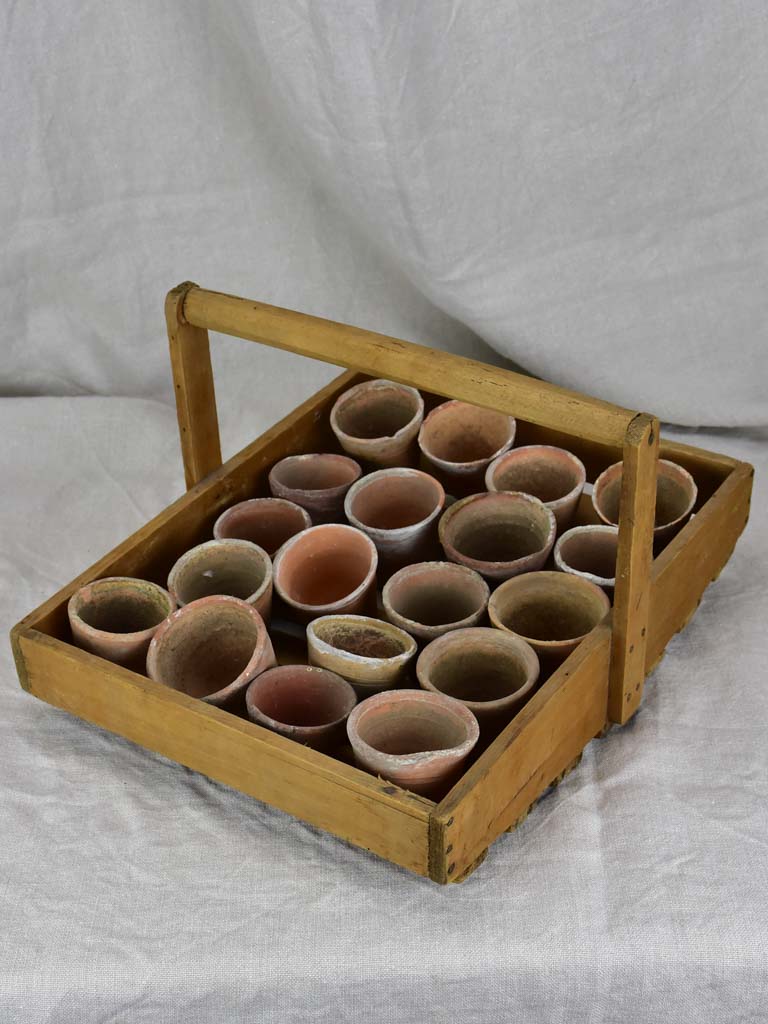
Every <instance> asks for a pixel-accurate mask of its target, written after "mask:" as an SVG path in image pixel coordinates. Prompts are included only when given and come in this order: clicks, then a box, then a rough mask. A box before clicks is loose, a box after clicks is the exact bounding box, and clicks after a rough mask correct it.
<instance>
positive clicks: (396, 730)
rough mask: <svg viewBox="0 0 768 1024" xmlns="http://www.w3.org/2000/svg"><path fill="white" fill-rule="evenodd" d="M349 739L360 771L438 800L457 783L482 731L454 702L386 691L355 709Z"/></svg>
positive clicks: (414, 692)
mask: <svg viewBox="0 0 768 1024" xmlns="http://www.w3.org/2000/svg"><path fill="white" fill-rule="evenodd" d="M347 735H348V736H349V742H350V743H351V744H352V750H353V751H354V754H355V760H356V761H357V763H358V765H359V766H360V767H361V768H365V769H366V770H367V771H369V772H372V773H373V774H374V775H378V776H380V777H381V778H382V779H387V780H389V781H390V782H393V783H395V785H397V786H401V787H402V788H403V789H409V790H411V791H412V792H413V793H419V794H421V795H422V796H428V797H438V796H440V795H442V794H443V793H444V792H446V791H447V790H448V789H449V788H450V786H451V785H452V784H453V783H454V782H455V780H456V779H457V778H458V776H459V774H460V772H461V769H462V765H463V764H464V762H465V761H466V759H467V757H468V755H469V754H470V752H471V750H472V748H473V747H474V746H475V744H476V743H477V740H478V737H479V735H480V729H479V726H478V724H477V719H476V718H475V716H474V715H473V714H472V712H471V711H470V710H469V709H468V708H466V707H465V706H464V705H463V704H461V703H460V702H459V701H457V700H453V698H451V697H445V696H443V695H442V694H440V693H426V692H425V691H424V690H388V691H386V692H384V693H378V694H376V695H375V696H373V697H369V698H368V699H367V700H364V701H363V702H362V703H360V704H358V705H357V707H356V708H355V709H354V711H353V712H352V714H351V715H350V716H349V719H348V721H347Z"/></svg>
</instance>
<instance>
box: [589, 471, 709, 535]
mask: <svg viewBox="0 0 768 1024" xmlns="http://www.w3.org/2000/svg"><path fill="white" fill-rule="evenodd" d="M623 473H624V464H623V463H622V462H616V463H614V464H613V465H612V466H609V467H608V468H607V469H605V470H603V472H602V473H601V474H600V476H599V477H598V478H597V480H595V485H594V487H593V489H592V504H593V505H594V508H595V512H597V514H598V516H599V517H600V518H601V519H602V521H603V522H604V523H607V524H608V525H609V526H618V525H619V506H620V504H621V481H622V476H623ZM697 494H698V490H697V487H696V483H695V481H694V479H693V477H692V476H691V474H690V473H689V472H688V470H687V469H683V467H682V466H678V465H677V463H676V462H670V461H669V460H668V459H659V461H658V470H657V477H656V525H655V527H654V530H653V538H654V541H668V540H671V538H672V537H673V536H674V535H675V534H676V533H677V531H678V530H679V529H680V528H681V526H682V525H683V523H685V522H686V521H687V520H688V517H689V516H690V514H691V512H692V511H693V506H694V505H695V504H696V497H697Z"/></svg>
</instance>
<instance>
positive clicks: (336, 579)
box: [274, 523, 378, 622]
mask: <svg viewBox="0 0 768 1024" xmlns="http://www.w3.org/2000/svg"><path fill="white" fill-rule="evenodd" d="M377 565H378V554H377V552H376V546H375V545H374V543H373V541H372V540H371V539H370V538H369V537H366V535H365V534H364V533H361V532H360V530H356V529H355V528H354V526H342V525H341V524H338V523H327V524H325V525H323V526H312V527H310V529H308V530H304V532H303V533H297V534H296V536H295V537H291V539H290V540H287V541H286V542H285V544H283V546H282V547H281V548H280V550H279V551H278V552H277V554H276V555H275V562H274V569H275V588H276V590H277V592H278V594H279V595H280V597H281V598H282V599H283V601H284V602H285V603H286V604H287V605H289V606H290V607H291V608H292V609H293V612H294V614H295V615H296V616H297V617H298V619H299V620H300V621H302V622H309V621H311V620H312V619H316V618H318V617H319V616H320V615H335V614H340V613H342V612H344V613H363V614H364V613H365V611H366V610H368V609H369V607H372V605H373V602H374V600H375V585H376V566H377Z"/></svg>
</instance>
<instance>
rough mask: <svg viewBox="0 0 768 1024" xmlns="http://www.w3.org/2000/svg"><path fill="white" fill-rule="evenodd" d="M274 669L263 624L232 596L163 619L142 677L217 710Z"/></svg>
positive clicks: (194, 605)
mask: <svg viewBox="0 0 768 1024" xmlns="http://www.w3.org/2000/svg"><path fill="white" fill-rule="evenodd" d="M274 664H275V652H274V651H273V649H272V641H271V640H270V638H269V634H268V633H267V627H266V626H265V625H264V620H263V619H262V617H261V616H260V615H259V613H258V612H257V611H256V609H255V608H254V607H253V605H250V604H246V603H245V601H240V600H239V599H238V598H236V597H228V596H224V595H214V596H212V597H201V598H200V599H199V600H198V601H192V602H191V603H190V604H188V605H185V606H184V607H183V608H180V609H179V610H178V611H177V612H174V613H173V615H171V616H170V617H169V618H167V619H166V620H165V621H164V622H163V623H162V625H161V627H160V628H159V629H158V630H157V632H156V633H155V635H154V637H153V638H152V642H151V643H150V645H149V653H148V654H147V673H148V675H149V676H150V678H151V679H154V680H156V681H157V682H158V683H164V684H165V685H166V686H170V687H171V688H172V689H174V690H179V691H180V692H181V693H186V694H188V695H189V696H190V697H199V698H200V699H201V700H204V701H206V703H208V704H215V705H217V706H222V705H225V704H226V705H228V706H231V705H232V704H234V703H235V702H236V701H237V699H238V698H240V699H242V695H243V694H244V692H245V690H246V688H247V686H248V684H249V683H250V682H251V680H253V679H255V678H256V676H257V675H259V674H260V673H261V672H265V671H266V670H267V669H268V668H272V666H273V665H274Z"/></svg>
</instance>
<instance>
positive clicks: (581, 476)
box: [485, 444, 587, 530]
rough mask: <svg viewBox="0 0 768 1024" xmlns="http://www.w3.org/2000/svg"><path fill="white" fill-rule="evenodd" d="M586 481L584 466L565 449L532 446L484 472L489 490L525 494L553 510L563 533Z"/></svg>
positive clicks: (510, 454) (517, 450)
mask: <svg viewBox="0 0 768 1024" xmlns="http://www.w3.org/2000/svg"><path fill="white" fill-rule="evenodd" d="M586 481H587V473H586V470H585V469H584V464H583V463H582V462H581V460H580V459H577V458H576V456H575V455H574V454H573V453H572V452H568V451H566V450H565V448H553V447H552V445H548V444H530V445H526V446H525V447H524V448H513V449H512V451H509V452H506V453H505V454H504V455H500V456H499V457H498V459H494V460H493V462H492V463H491V464H490V466H489V467H488V469H487V470H486V473H485V486H486V487H487V488H488V490H489V491H523V492H524V493H525V494H532V495H533V496H534V498H538V499H539V501H543V502H544V504H545V505H546V506H547V508H550V509H552V511H553V512H554V514H555V519H556V520H557V528H558V530H564V529H565V528H566V527H567V526H568V525H569V523H570V522H571V520H572V519H573V514H574V512H575V511H576V506H577V505H578V503H579V498H580V497H581V492H582V491H583V490H584V484H585V483H586Z"/></svg>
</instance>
